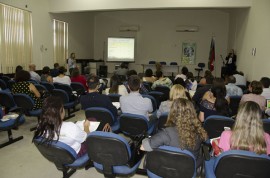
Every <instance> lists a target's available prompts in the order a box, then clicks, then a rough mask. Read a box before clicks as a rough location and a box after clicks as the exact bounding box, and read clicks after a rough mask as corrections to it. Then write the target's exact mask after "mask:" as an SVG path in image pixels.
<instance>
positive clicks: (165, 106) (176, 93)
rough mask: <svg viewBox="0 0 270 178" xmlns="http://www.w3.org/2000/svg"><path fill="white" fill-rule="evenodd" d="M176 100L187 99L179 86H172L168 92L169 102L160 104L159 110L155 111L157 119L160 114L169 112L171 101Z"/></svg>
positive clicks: (184, 91)
mask: <svg viewBox="0 0 270 178" xmlns="http://www.w3.org/2000/svg"><path fill="white" fill-rule="evenodd" d="M177 98H186V99H187V96H186V90H185V88H184V87H183V86H182V85H180V84H176V85H173V87H172V88H171V90H170V96H169V100H167V101H163V102H161V104H160V106H159V109H158V110H157V117H158V118H159V117H160V115H161V114H162V113H166V112H170V108H171V106H172V103H173V100H175V99H177Z"/></svg>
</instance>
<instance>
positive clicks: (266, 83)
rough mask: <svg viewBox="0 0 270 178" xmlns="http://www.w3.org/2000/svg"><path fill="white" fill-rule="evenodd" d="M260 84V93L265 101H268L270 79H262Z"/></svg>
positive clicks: (269, 97) (269, 96)
mask: <svg viewBox="0 0 270 178" xmlns="http://www.w3.org/2000/svg"><path fill="white" fill-rule="evenodd" d="M260 82H261V83H262V85H263V92H262V94H261V95H262V96H264V97H265V99H270V88H269V86H270V79H269V78H268V77H262V78H261V80H260Z"/></svg>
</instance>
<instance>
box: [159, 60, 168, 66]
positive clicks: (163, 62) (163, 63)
mask: <svg viewBox="0 0 270 178" xmlns="http://www.w3.org/2000/svg"><path fill="white" fill-rule="evenodd" d="M159 63H160V64H161V65H166V64H167V63H166V62H165V61H162V62H159Z"/></svg>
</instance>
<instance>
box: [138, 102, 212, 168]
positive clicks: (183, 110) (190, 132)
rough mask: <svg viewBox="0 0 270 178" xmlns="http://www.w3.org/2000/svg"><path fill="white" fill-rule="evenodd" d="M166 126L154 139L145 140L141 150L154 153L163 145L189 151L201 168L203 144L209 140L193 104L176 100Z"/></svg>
mask: <svg viewBox="0 0 270 178" xmlns="http://www.w3.org/2000/svg"><path fill="white" fill-rule="evenodd" d="M166 126H167V127H166V128H165V129H163V130H162V131H160V132H158V133H157V134H155V135H153V136H152V137H150V138H146V139H144V140H143V142H142V146H141V149H142V150H146V151H152V150H153V149H155V148H158V147H159V146H162V145H167V146H173V147H178V148H181V149H187V150H189V151H190V152H191V153H193V155H194V156H195V158H196V161H197V163H196V165H197V167H199V166H201V164H202V160H203V159H202V156H201V154H200V149H201V143H202V141H205V140H206V139H207V133H206V131H205V130H204V129H203V128H202V126H201V123H200V121H199V120H198V118H197V114H196V112H195V109H194V106H193V104H192V102H191V101H189V100H187V99H184V98H178V99H175V100H174V101H173V103H172V107H171V110H170V113H169V116H168V120H167V123H166Z"/></svg>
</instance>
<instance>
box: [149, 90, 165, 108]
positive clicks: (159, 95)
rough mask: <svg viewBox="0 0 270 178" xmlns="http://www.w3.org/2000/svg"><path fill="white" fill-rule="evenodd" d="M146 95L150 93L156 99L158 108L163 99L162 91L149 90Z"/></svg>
mask: <svg viewBox="0 0 270 178" xmlns="http://www.w3.org/2000/svg"><path fill="white" fill-rule="evenodd" d="M148 95H151V96H153V97H154V98H155V99H156V101H157V108H159V105H160V103H161V102H162V101H163V98H164V97H163V95H164V93H162V92H160V91H150V92H149V93H148Z"/></svg>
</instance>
